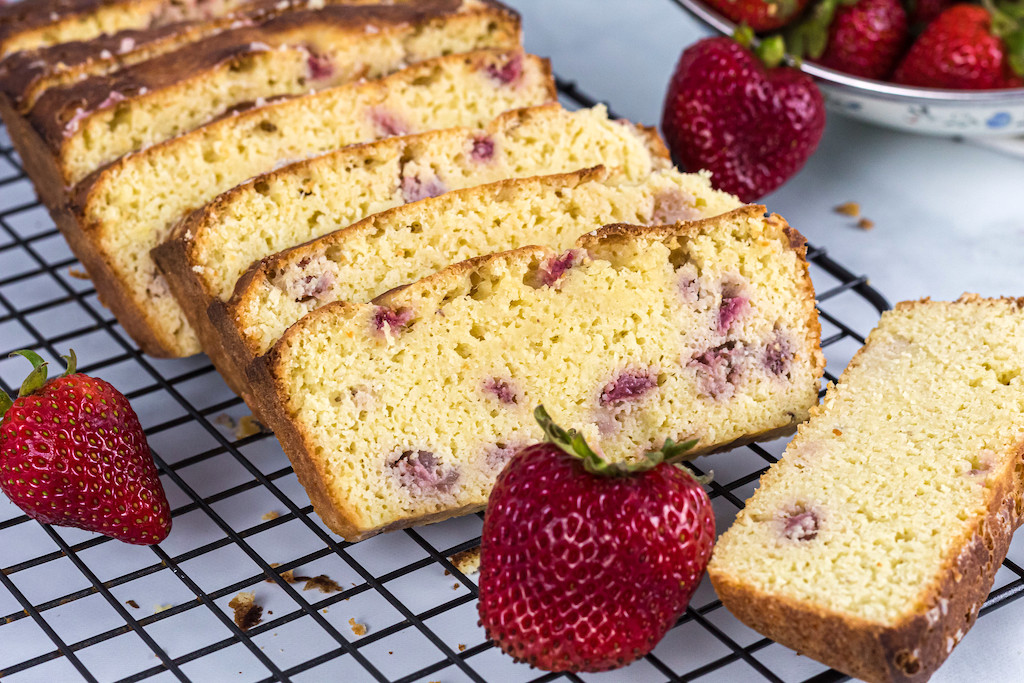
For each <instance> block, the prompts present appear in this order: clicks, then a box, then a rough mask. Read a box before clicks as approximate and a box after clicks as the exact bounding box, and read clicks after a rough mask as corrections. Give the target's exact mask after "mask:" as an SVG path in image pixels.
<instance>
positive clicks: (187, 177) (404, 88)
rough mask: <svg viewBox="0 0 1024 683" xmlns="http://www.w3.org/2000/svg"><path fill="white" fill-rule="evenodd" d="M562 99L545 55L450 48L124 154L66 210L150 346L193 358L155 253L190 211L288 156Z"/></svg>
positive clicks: (193, 341) (116, 300)
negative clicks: (375, 76) (383, 74)
mask: <svg viewBox="0 0 1024 683" xmlns="http://www.w3.org/2000/svg"><path fill="white" fill-rule="evenodd" d="M506 76H508V77H506ZM511 76H514V77H511ZM554 97H555V87H554V82H553V81H552V79H551V73H550V68H549V65H548V63H547V62H546V61H545V60H541V59H539V58H537V57H533V56H529V55H524V54H523V53H521V52H518V51H511V52H509V51H498V50H482V51H478V52H473V53H469V54H464V55H450V56H447V57H441V58H438V59H434V60H429V61H425V62H422V63H420V64H417V65H414V66H411V67H409V68H407V69H404V70H402V71H400V72H398V73H396V74H394V75H392V76H389V77H387V78H384V79H381V80H378V81H366V82H362V83H355V84H350V85H345V86H341V87H338V88H332V89H329V90H324V91H321V92H319V93H315V94H312V95H306V96H301V97H297V98H292V99H289V100H285V101H281V102H276V103H274V104H270V105H267V106H265V107H260V108H257V109H253V110H249V111H246V112H243V113H241V114H238V115H236V116H233V117H229V118H225V119H222V120H219V121H216V122H214V123H211V124H209V125H207V126H203V127H202V128H199V129H197V130H195V131H193V132H191V133H188V134H186V135H183V136H180V137H177V138H174V139H173V140H169V141H167V142H165V143H162V144H160V145H157V146H154V147H151V148H149V149H147V150H145V151H143V152H140V153H138V154H134V155H131V156H129V157H125V158H122V159H121V160H119V161H118V162H116V163H114V164H112V165H111V166H110V167H108V168H106V169H104V170H102V171H101V172H99V173H97V174H96V175H94V176H93V177H92V178H90V179H89V180H88V181H87V182H85V183H83V185H82V186H81V187H79V188H78V190H77V191H76V196H75V198H74V200H73V205H72V209H71V210H70V211H67V212H59V213H58V214H57V216H56V218H57V221H58V225H59V226H61V227H62V229H63V232H64V234H65V236H66V237H67V239H68V241H69V242H70V244H71V246H72V248H73V249H74V251H75V254H76V255H77V256H78V258H79V259H80V260H81V261H82V262H83V264H84V265H85V267H86V269H87V270H88V271H89V275H90V276H91V277H92V279H93V281H94V282H95V283H96V288H97V291H98V292H99V295H100V297H101V298H102V299H103V301H104V302H105V303H106V304H107V305H108V306H110V307H111V309H112V310H113V311H114V313H115V314H116V315H117V317H118V320H119V321H120V322H121V324H122V325H124V327H125V329H126V330H127V331H128V332H129V334H131V335H132V337H133V338H134V339H135V340H136V341H137V342H138V343H139V344H140V345H141V346H142V348H143V350H144V351H145V352H146V353H149V354H152V355H157V356H188V355H191V354H194V353H198V352H199V351H200V347H199V341H198V339H197V337H196V336H195V334H194V333H193V331H192V329H191V327H189V325H188V323H187V321H186V319H185V317H184V314H183V312H182V310H181V308H180V307H179V306H178V304H177V302H175V300H174V298H173V297H172V296H171V294H170V292H169V291H168V290H167V287H166V284H165V283H164V280H163V277H162V276H160V274H159V273H158V272H157V270H156V266H155V264H154V263H153V260H152V258H150V255H149V252H150V250H151V249H153V247H155V246H157V245H158V244H160V243H161V242H163V241H164V240H165V239H166V238H167V235H168V234H169V232H170V230H171V227H172V226H173V225H174V224H175V223H177V222H178V221H180V220H181V219H182V218H183V217H184V216H185V215H186V214H187V213H189V212H190V211H192V210H194V209H196V208H198V207H200V206H202V205H203V204H205V203H206V202H208V201H210V200H211V199H213V198H214V197H216V196H217V195H218V194H220V193H221V192H224V191H226V190H228V189H230V188H232V187H234V186H235V185H237V184H238V183H240V182H242V181H244V180H246V179H247V178H251V177H252V176H254V175H257V174H259V173H264V172H267V171H269V170H271V169H272V168H273V167H274V166H275V165H278V164H282V163H287V162H289V161H294V160H296V159H302V158H305V157H308V156H311V155H314V154H320V153H323V152H325V151H328V150H331V149H336V148H338V147H342V146H345V145H347V144H351V143H355V142H364V141H368V140H374V139H377V138H382V137H385V136H388V135H393V134H396V133H414V132H421V131H425V130H429V129H432V128H448V127H452V126H485V125H486V124H487V123H488V122H490V121H491V120H492V119H494V118H495V117H496V116H497V115H498V114H499V113H501V112H503V111H506V110H508V109H516V108H521V107H526V106H532V105H537V104H541V103H544V102H548V101H551V100H553V99H554Z"/></svg>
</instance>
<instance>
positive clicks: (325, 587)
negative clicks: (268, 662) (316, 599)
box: [296, 574, 341, 593]
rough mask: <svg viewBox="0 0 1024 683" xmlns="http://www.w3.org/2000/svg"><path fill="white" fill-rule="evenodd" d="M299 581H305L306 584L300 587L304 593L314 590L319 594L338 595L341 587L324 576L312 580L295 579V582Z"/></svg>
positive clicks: (304, 578)
mask: <svg viewBox="0 0 1024 683" xmlns="http://www.w3.org/2000/svg"><path fill="white" fill-rule="evenodd" d="M301 580H305V582H306V585H305V586H303V587H302V590H304V591H311V590H313V589H314V588H315V589H316V590H318V591H320V592H321V593H338V592H340V591H341V586H339V585H338V582H337V581H335V580H334V579H332V578H331V577H329V576H327V575H326V574H321V575H320V576H314V577H313V578H309V577H305V576H304V577H299V578H297V579H296V581H301Z"/></svg>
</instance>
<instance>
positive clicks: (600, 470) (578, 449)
mask: <svg viewBox="0 0 1024 683" xmlns="http://www.w3.org/2000/svg"><path fill="white" fill-rule="evenodd" d="M533 416H534V418H536V420H537V423H538V424H539V425H540V428H541V429H543V430H544V435H545V436H546V437H547V441H548V442H549V443H551V444H553V445H555V446H558V447H559V448H560V449H562V450H563V451H565V452H566V453H568V454H569V455H571V456H573V457H574V458H579V459H580V460H582V461H583V469H585V470H586V471H587V472H590V473H591V474H596V475H598V476H604V477H624V476H628V475H631V474H636V473H639V472H646V471H647V470H649V469H653V468H655V467H657V466H658V465H660V464H661V463H663V462H665V460H670V459H673V458H677V457H680V456H681V455H682V454H683V453H685V452H686V451H688V450H690V449H691V448H693V447H694V446H696V445H697V441H698V440H697V439H691V440H690V441H685V442H682V443H676V442H675V441H673V440H672V439H665V445H663V446H662V447H661V448H660V449H658V450H656V451H650V452H649V453H646V454H644V456H643V458H641V459H640V460H637V461H636V462H608V461H607V460H605V459H604V458H602V457H601V456H600V455H598V454H597V453H596V452H595V451H594V449H592V448H591V447H590V445H589V444H587V442H586V440H585V439H584V438H583V436H582V435H581V434H580V433H579V432H577V431H576V430H575V429H570V430H568V431H566V430H564V429H562V428H561V427H559V426H558V425H557V424H555V421H554V420H552V419H551V416H550V415H548V411H546V410H545V409H544V406H543V405H539V406H537V408H536V410H534V411H533Z"/></svg>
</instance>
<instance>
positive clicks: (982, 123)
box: [674, 0, 1024, 136]
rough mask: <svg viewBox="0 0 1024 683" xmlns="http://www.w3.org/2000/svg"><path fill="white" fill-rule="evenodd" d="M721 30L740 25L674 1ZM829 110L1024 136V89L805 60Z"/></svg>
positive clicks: (883, 121)
mask: <svg viewBox="0 0 1024 683" xmlns="http://www.w3.org/2000/svg"><path fill="white" fill-rule="evenodd" d="M674 2H675V3H676V4H678V5H681V6H682V7H684V8H685V9H687V10H688V11H689V12H690V13H691V14H693V15H694V16H695V17H696V18H697V19H699V20H700V21H702V22H704V23H705V24H707V25H708V26H710V27H711V28H713V29H715V30H716V31H718V32H720V33H723V34H725V35H732V32H733V30H734V29H735V28H736V25H735V24H734V23H733V22H731V21H729V20H728V19H726V18H725V17H723V16H722V15H721V14H718V13H717V12H715V11H714V10H713V9H710V8H708V7H707V6H705V5H704V4H703V3H701V2H700V1H699V0H674ZM800 70H801V71H803V72H804V73H807V74H809V75H811V76H813V77H814V79H815V80H816V81H817V83H818V87H819V88H820V89H821V94H822V95H823V96H824V97H825V103H826V104H827V105H828V107H829V109H830V110H832V111H835V112H837V113H841V114H845V115H847V116H852V117H854V118H857V119H860V120H862V121H867V122H869V123H874V124H878V125H880V126H887V127H889V128H896V129H899V130H906V131H911V132H914V133H922V134H925V135H945V136H981V135H985V136H1000V135H1001V136H1013V135H1024V88H1011V89H1007V90H940V89H937V88H914V87H910V86H905V85H896V84H894V83H886V82H884V81H874V80H871V79H868V78H858V77H857V76H851V75H849V74H844V73H842V72H840V71H835V70H833V69H827V68H825V67H823V66H818V65H817V64H812V63H810V62H804V63H803V64H802V65H801V66H800Z"/></svg>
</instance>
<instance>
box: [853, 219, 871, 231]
mask: <svg viewBox="0 0 1024 683" xmlns="http://www.w3.org/2000/svg"><path fill="white" fill-rule="evenodd" d="M857 227H858V228H860V229H861V230H870V229H871V228H873V227H875V222H874V221H873V220H869V219H867V218H861V219H860V220H859V221H857Z"/></svg>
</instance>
